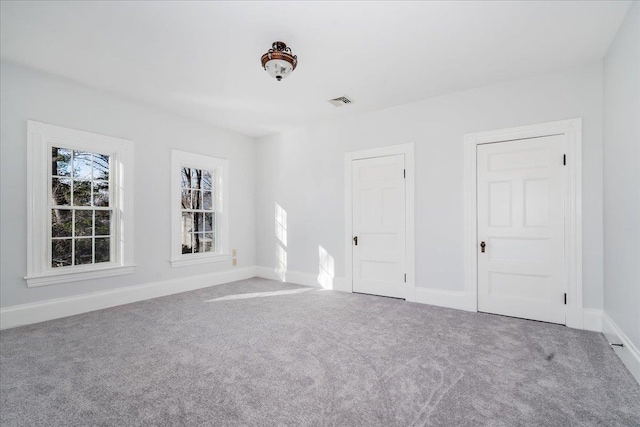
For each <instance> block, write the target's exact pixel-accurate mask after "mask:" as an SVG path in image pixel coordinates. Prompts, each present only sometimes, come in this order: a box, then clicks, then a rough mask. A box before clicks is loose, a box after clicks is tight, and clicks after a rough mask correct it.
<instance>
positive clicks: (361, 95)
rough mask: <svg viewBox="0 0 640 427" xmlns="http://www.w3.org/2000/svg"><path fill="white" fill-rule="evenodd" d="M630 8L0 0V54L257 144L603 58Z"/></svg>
mask: <svg viewBox="0 0 640 427" xmlns="http://www.w3.org/2000/svg"><path fill="white" fill-rule="evenodd" d="M630 3H631V2H630V1H602V2H600V1H575V2H561V1H554V2H552V1H540V2H538V1H509V2H507V1H504V2H484V1H482V2H480V1H478V2H399V1H395V2H151V1H146V2H145V1H140V2H93V1H87V2H79V1H78V2H75V1H71V2H59V1H47V2H7V1H3V2H2V10H1V21H0V31H1V35H0V37H1V38H0V40H1V57H2V59H3V60H7V61H12V62H17V63H20V64H25V65H28V66H31V67H35V68H38V69H42V70H45V71H48V72H51V73H54V74H57V75H61V76H64V77H67V78H70V79H73V80H76V81H79V82H82V83H86V84H89V85H93V86H97V87H100V88H102V89H105V90H108V91H111V92H115V93H118V94H123V95H126V96H128V97H130V98H135V99H138V100H142V101H145V102H148V103H153V104H156V105H160V106H163V107H165V108H168V109H171V110H173V111H175V112H178V113H181V114H183V115H187V116H191V117H196V118H199V119H204V120H206V121H208V122H211V123H213V124H216V125H218V126H221V127H224V128H228V129H232V130H235V131H238V132H241V133H245V134H247V135H252V136H260V135H266V134H269V133H274V132H277V131H281V130H284V129H286V128H289V127H292V126H297V125H302V124H305V123H309V122H312V121H317V120H322V119H327V118H332V117H340V116H347V115H352V114H356V113H359V112H363V111H370V110H375V109H380V108H385V107H390V106H393V105H399V104H404V103H407V102H411V101H416V100H419V99H424V98H428V97H431V96H435V95H440V94H444V93H449V92H453V91H458V90H463V89H468V88H473V87H478V86H483V85H487V84H492V83H497V82H500V81H504V80H510V79H517V78H522V77H526V76H530V75H535V74H539V73H544V72H547V71H552V70H556V69H561V68H565V67H571V66H577V65H582V64H586V63H589V62H593V61H597V60H600V59H602V57H603V55H604V53H605V51H606V49H607V47H608V46H609V43H610V42H611V41H612V39H613V37H614V35H615V33H616V31H617V29H618V27H619V25H620V23H621V22H622V19H623V18H624V15H625V13H626V11H627V9H628V7H629V5H630ZM276 40H282V41H284V42H285V43H287V44H288V45H289V46H291V48H292V49H293V53H294V54H297V55H298V59H299V65H298V68H297V69H296V70H295V71H294V73H293V74H292V75H291V76H290V77H289V78H288V79H286V80H283V81H282V82H277V81H276V80H275V79H272V78H270V77H269V76H268V74H267V73H266V72H265V71H264V70H262V68H261V66H260V56H261V55H262V54H263V53H264V52H265V51H266V50H267V49H268V48H269V47H270V46H271V43H272V42H273V41H276ZM343 94H347V95H349V96H350V97H352V98H353V99H354V100H355V104H353V105H350V106H347V107H343V108H336V107H333V106H331V105H330V104H329V103H327V100H328V99H330V98H334V97H337V96H341V95H343Z"/></svg>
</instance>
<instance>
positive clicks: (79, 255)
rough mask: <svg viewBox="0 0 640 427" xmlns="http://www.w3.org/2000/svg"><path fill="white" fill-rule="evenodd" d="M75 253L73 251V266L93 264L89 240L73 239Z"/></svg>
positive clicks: (90, 241) (90, 240)
mask: <svg viewBox="0 0 640 427" xmlns="http://www.w3.org/2000/svg"><path fill="white" fill-rule="evenodd" d="M75 240H76V251H75V254H74V255H75V264H76V265H81V264H91V263H92V262H93V248H92V246H93V245H92V240H93V239H91V238H84V239H75Z"/></svg>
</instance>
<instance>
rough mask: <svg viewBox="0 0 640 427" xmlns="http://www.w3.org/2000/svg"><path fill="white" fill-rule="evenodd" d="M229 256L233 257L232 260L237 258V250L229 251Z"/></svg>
mask: <svg viewBox="0 0 640 427" xmlns="http://www.w3.org/2000/svg"><path fill="white" fill-rule="evenodd" d="M231 256H233V257H234V258H235V257H237V256H238V250H237V249H232V250H231Z"/></svg>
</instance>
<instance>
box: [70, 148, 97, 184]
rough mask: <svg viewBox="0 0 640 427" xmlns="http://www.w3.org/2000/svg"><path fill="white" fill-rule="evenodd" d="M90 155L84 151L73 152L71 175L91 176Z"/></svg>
mask: <svg viewBox="0 0 640 427" xmlns="http://www.w3.org/2000/svg"><path fill="white" fill-rule="evenodd" d="M91 157H92V155H91V153H88V152H86V151H74V152H73V177H74V178H82V179H86V178H89V179H90V178H91V166H92V163H93V161H92V159H91Z"/></svg>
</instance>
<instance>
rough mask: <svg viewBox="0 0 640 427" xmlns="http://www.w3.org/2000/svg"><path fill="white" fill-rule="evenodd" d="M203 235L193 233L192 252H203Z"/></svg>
mask: <svg viewBox="0 0 640 427" xmlns="http://www.w3.org/2000/svg"><path fill="white" fill-rule="evenodd" d="M203 243H204V233H193V252H203V249H204V244H203Z"/></svg>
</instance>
